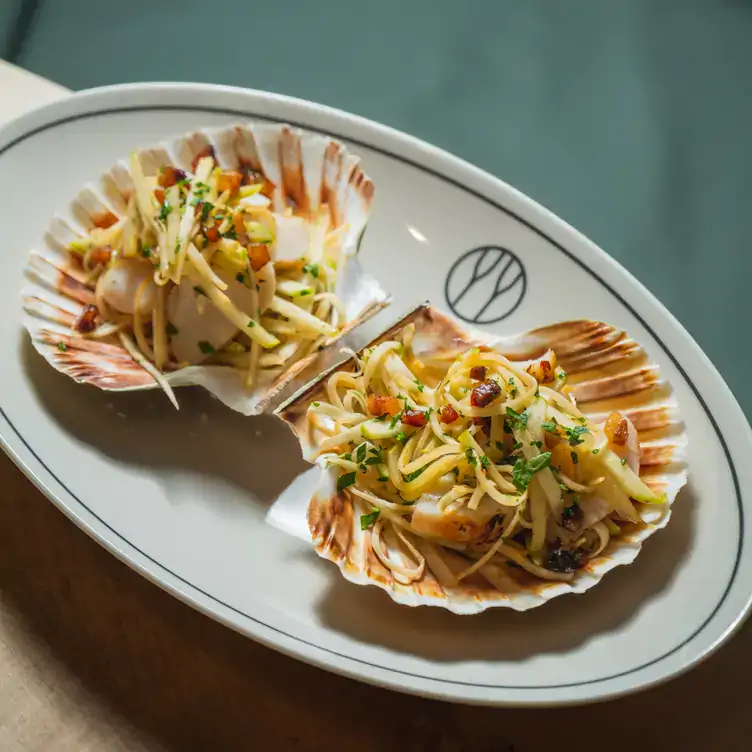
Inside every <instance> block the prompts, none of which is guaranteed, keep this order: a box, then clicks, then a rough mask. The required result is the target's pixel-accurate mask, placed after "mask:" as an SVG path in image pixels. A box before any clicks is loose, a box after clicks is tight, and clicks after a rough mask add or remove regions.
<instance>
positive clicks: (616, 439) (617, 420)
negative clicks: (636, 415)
mask: <svg viewBox="0 0 752 752" xmlns="http://www.w3.org/2000/svg"><path fill="white" fill-rule="evenodd" d="M603 430H604V431H605V433H606V436H607V437H608V440H609V442H611V443H612V444H616V446H624V445H625V444H626V443H627V439H628V438H629V425H628V423H627V421H626V419H625V418H623V417H622V415H621V413H616V412H614V413H611V415H609V416H608V418H607V419H606V425H605V426H604V427H603Z"/></svg>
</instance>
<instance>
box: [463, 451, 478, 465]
mask: <svg viewBox="0 0 752 752" xmlns="http://www.w3.org/2000/svg"><path fill="white" fill-rule="evenodd" d="M465 459H466V460H467V461H468V462H469V463H470V465H471V466H472V467H477V466H478V458H477V457H476V456H475V452H474V451H473V450H472V449H471V448H470V447H468V448H467V449H465Z"/></svg>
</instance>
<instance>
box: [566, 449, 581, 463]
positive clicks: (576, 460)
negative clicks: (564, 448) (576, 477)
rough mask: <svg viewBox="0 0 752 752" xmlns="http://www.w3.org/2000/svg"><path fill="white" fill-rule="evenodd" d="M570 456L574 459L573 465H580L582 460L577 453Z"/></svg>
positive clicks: (571, 453)
mask: <svg viewBox="0 0 752 752" xmlns="http://www.w3.org/2000/svg"><path fill="white" fill-rule="evenodd" d="M569 456H570V457H571V458H572V464H573V465H576V464H578V463H579V461H580V458H579V457H578V456H577V452H570V453H569Z"/></svg>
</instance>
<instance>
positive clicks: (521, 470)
mask: <svg viewBox="0 0 752 752" xmlns="http://www.w3.org/2000/svg"><path fill="white" fill-rule="evenodd" d="M550 464H551V452H543V454H539V455H538V456H537V457H533V459H531V460H530V461H529V462H528V461H527V460H526V459H525V458H524V457H518V459H517V461H516V462H515V463H514V467H513V468H512V482H513V483H514V485H515V486H516V487H517V490H518V491H519V492H520V493H523V492H524V491H525V489H526V488H527V487H528V486H529V485H530V481H531V480H532V478H533V475H535V474H536V473H538V472H540V471H541V470H543V469H545V468H547V467H548V466H549V465H550Z"/></svg>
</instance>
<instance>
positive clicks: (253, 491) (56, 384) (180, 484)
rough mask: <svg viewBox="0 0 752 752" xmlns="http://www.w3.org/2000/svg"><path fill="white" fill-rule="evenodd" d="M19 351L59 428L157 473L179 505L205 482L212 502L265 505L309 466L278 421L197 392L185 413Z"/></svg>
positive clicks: (192, 391) (184, 392)
mask: <svg viewBox="0 0 752 752" xmlns="http://www.w3.org/2000/svg"><path fill="white" fill-rule="evenodd" d="M20 347H21V359H22V363H23V367H24V369H25V371H26V374H27V375H28V377H29V380H30V382H31V383H32V384H33V386H34V389H35V391H36V394H37V396H38V398H39V401H40V402H41V404H42V405H43V407H44V409H45V410H46V411H47V412H48V413H49V414H50V415H51V416H52V418H53V419H54V420H55V421H56V422H57V423H58V425H59V426H60V427H61V428H62V429H63V430H64V431H66V432H67V433H68V434H70V436H71V437H72V438H74V439H76V440H78V441H81V442H85V443H87V444H90V445H91V446H93V447H95V448H96V449H97V450H98V451H100V452H101V453H102V454H105V455H107V457H109V458H110V459H111V460H113V461H115V462H117V463H120V464H125V465H129V466H134V467H148V468H151V469H154V470H156V471H157V474H158V476H159V478H160V480H161V481H162V483H163V485H164V488H165V494H166V496H167V497H168V498H169V499H170V500H171V501H172V502H173V503H180V500H181V491H182V490H184V489H185V484H186V483H187V484H189V485H190V484H191V483H193V482H194V481H196V482H198V481H199V480H200V479H201V478H202V477H203V478H212V479H215V480H216V481H217V482H218V486H219V488H218V492H217V493H212V494H210V495H207V498H209V503H213V504H217V505H221V504H224V503H238V502H240V503H247V501H248V500H249V499H250V500H255V501H256V502H258V503H260V504H262V505H266V504H268V503H271V502H272V501H274V500H275V499H276V498H277V497H278V496H279V495H280V494H281V493H282V491H283V490H284V489H285V488H287V487H288V486H289V485H290V484H291V483H292V482H293V480H294V479H295V478H296V477H297V476H298V475H299V474H300V473H302V472H303V471H304V470H305V469H306V468H307V467H308V465H307V464H306V463H305V462H304V461H303V459H302V457H301V454H300V448H299V446H298V442H297V441H296V439H295V438H294V437H293V435H292V433H291V432H290V430H289V429H288V428H287V426H286V425H284V423H282V421H280V420H279V419H278V418H275V417H273V416H269V415H261V416H258V417H255V418H248V417H247V416H244V415H240V414H239V413H236V412H233V411H232V410H230V409H228V408H227V407H225V406H224V405H223V404H222V403H220V402H219V401H217V400H215V399H214V398H212V397H211V396H210V395H209V394H208V393H207V392H206V391H204V390H203V389H201V388H199V387H185V388H180V389H177V390H176V395H177V397H178V402H179V404H180V410H175V408H174V407H173V406H172V405H171V404H170V402H169V401H168V400H167V397H166V396H165V395H164V394H163V393H162V391H161V390H157V389H155V390H148V391H138V392H104V391H101V390H99V389H95V388H93V387H90V386H86V385H80V384H76V383H75V382H74V381H72V380H71V379H70V378H69V377H67V376H64V375H63V374H60V373H58V372H57V371H55V370H54V369H53V368H51V367H50V366H49V364H48V363H47V362H46V361H45V360H44V359H43V358H42V357H41V356H40V355H39V354H38V353H37V352H36V351H35V350H34V348H33V347H32V345H31V343H30V341H29V339H28V337H27V336H26V335H25V332H24V334H23V336H22V338H21V343H20ZM280 457H283V458H284V462H281V461H280ZM222 485H228V486H229V487H230V488H229V493H222V488H221V486H222ZM233 491H234V492H233ZM238 491H239V493H238Z"/></svg>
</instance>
